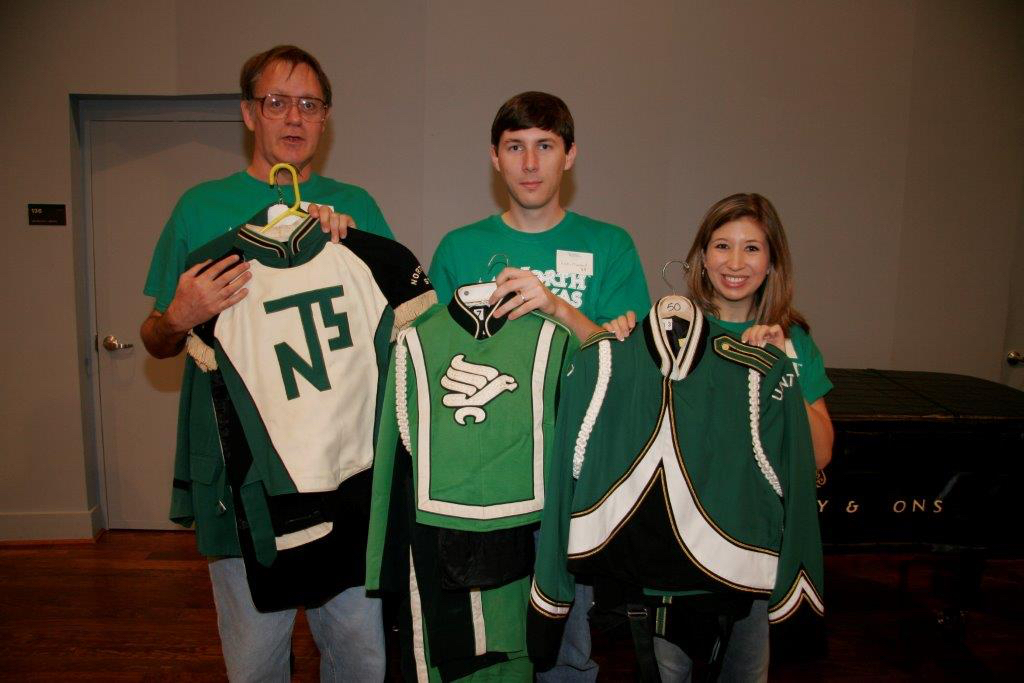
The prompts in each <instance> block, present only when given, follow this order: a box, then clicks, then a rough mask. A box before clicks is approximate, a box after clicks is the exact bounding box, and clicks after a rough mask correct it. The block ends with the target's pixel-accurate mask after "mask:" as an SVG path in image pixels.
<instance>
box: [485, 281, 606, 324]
mask: <svg viewBox="0 0 1024 683" xmlns="http://www.w3.org/2000/svg"><path fill="white" fill-rule="evenodd" d="M495 282H497V284H498V288H497V289H495V290H494V293H493V294H491V299H490V302H489V303H490V305H491V306H494V305H495V304H497V303H498V302H499V301H501V300H502V299H504V298H505V297H506V296H508V295H509V294H510V293H511V294H513V298H512V299H510V300H509V301H507V302H505V303H503V304H502V305H501V306H498V308H497V309H496V310H495V311H494V317H496V318H500V317H501V316H503V315H507V316H508V319H509V320H515V319H516V318H521V317H523V316H524V315H526V314H527V313H529V312H530V311H540V312H541V313H544V314H546V315H549V316H551V317H552V318H554V319H555V320H557V321H558V322H560V323H562V324H563V325H565V326H566V327H568V328H569V329H570V330H572V332H573V334H575V335H576V336H577V337H578V338H579V339H580V340H585V339H586V338H587V337H589V336H590V335H592V334H594V333H595V332H600V331H601V328H600V327H598V326H597V325H595V324H594V323H593V322H592V321H591V320H590V319H589V318H588V317H587V316H585V315H583V314H582V313H580V312H579V311H578V310H576V308H574V307H573V306H572V305H571V304H570V303H569V302H568V301H566V300H564V299H560V298H559V297H557V296H555V294H554V292H552V291H551V290H550V289H548V288H547V287H545V286H544V283H542V282H541V281H540V278H538V277H537V276H536V275H534V274H533V273H532V272H530V271H528V270H523V269H522V268H511V267H508V268H505V269H504V270H502V271H501V272H500V273H498V277H497V279H496V280H495Z"/></svg>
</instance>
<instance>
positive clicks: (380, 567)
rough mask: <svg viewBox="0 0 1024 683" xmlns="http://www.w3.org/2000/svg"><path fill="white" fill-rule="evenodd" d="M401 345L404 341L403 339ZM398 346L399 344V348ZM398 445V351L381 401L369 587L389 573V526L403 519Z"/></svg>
mask: <svg viewBox="0 0 1024 683" xmlns="http://www.w3.org/2000/svg"><path fill="white" fill-rule="evenodd" d="M398 343H399V344H401V343H402V342H401V341H399V342H398ZM396 348H397V347H396ZM397 447H398V422H397V420H396V419H395V353H394V350H392V353H391V361H390V363H389V366H388V375H387V384H386V386H385V389H384V402H383V403H382V404H381V411H380V429H379V431H378V432H377V444H376V449H375V450H374V456H373V489H372V493H371V495H370V531H369V536H368V537H367V541H366V590H368V591H370V590H380V589H381V588H382V583H383V581H382V575H383V574H386V571H385V566H384V563H385V561H386V558H385V556H386V554H387V553H386V546H387V541H388V538H389V536H391V534H389V533H388V527H389V525H391V524H395V523H398V522H399V521H400V520H394V519H392V518H391V507H392V506H391V492H392V482H393V479H394V469H395V449H396V448H397Z"/></svg>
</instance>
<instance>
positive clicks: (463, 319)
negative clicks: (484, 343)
mask: <svg viewBox="0 0 1024 683" xmlns="http://www.w3.org/2000/svg"><path fill="white" fill-rule="evenodd" d="M501 303H504V302H500V303H498V305H496V306H480V307H472V308H470V307H469V306H467V305H466V304H464V303H462V300H461V299H459V296H458V294H453V295H452V300H451V301H449V302H448V313H450V314H451V316H452V319H453V320H455V322H457V323H458V324H459V327H461V328H462V329H464V330H466V332H468V333H469V334H470V335H472V336H473V338H474V339H487V338H489V337H493V336H494V335H496V334H497V333H498V330H500V329H501V328H502V327H503V326H504V325H505V323H506V322H507V321H508V318H507V317H505V316H502V317H501V318H495V317H494V311H495V310H496V309H497V308H498V306H500V305H501Z"/></svg>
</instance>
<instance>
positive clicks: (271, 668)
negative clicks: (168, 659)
mask: <svg viewBox="0 0 1024 683" xmlns="http://www.w3.org/2000/svg"><path fill="white" fill-rule="evenodd" d="M210 581H211V582H212V583H213V599H214V602H215V603H216V605H217V630H218V631H219V632H220V643H221V649H222V650H223V652H224V663H225V664H226V665H227V670H228V679H229V680H231V681H245V682H249V681H290V680H291V670H290V657H291V651H292V647H291V645H292V627H293V626H294V625H295V610H294V609H287V610H281V611H279V612H266V613H262V612H258V611H257V610H256V607H255V606H254V605H253V603H252V597H251V596H250V594H249V584H248V583H247V582H246V579H245V564H244V563H243V562H242V559H241V558H238V557H229V558H226V559H223V560H217V561H215V562H211V563H210ZM306 620H307V621H308V622H309V630H310V631H312V632H313V640H315V641H316V646H317V649H319V650H320V680H321V681H360V682H362V681H383V680H384V667H385V659H384V627H383V624H382V617H381V605H380V600H378V599H376V598H368V597H366V591H365V590H364V589H363V587H362V586H356V587H354V588H349V589H348V590H345V591H342V592H341V593H339V594H338V595H336V596H334V597H333V598H331V599H330V600H328V601H327V602H326V603H325V604H324V605H322V606H321V607H317V608H315V609H307V610H306Z"/></svg>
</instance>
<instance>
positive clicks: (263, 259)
mask: <svg viewBox="0 0 1024 683" xmlns="http://www.w3.org/2000/svg"><path fill="white" fill-rule="evenodd" d="M259 223H260V219H259V218H258V217H253V220H252V221H250V223H249V224H247V225H243V226H242V227H241V228H239V229H238V235H237V237H236V238H235V246H236V247H238V248H239V249H240V250H241V251H242V253H243V254H245V256H246V258H251V259H255V260H257V261H259V262H260V263H262V264H263V265H265V266H270V267H271V268H287V267H290V266H297V265H299V264H301V263H305V262H306V261H308V260H309V259H311V258H313V257H314V256H316V255H317V254H319V253H320V251H321V249H323V246H324V244H326V243H327V242H328V241H329V239H330V238H329V236H328V235H327V233H325V232H324V231H322V230H318V229H317V228H318V227H319V225H320V219H318V218H314V217H312V216H308V217H307V218H306V219H305V220H304V221H302V222H301V223H299V225H298V226H296V228H295V230H294V231H292V234H291V236H290V237H289V238H288V240H287V241H285V242H278V241H277V240H273V239H270V238H269V237H265V236H264V235H263V234H261V233H260V231H259V228H258V227H257V225H258V224H259Z"/></svg>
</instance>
